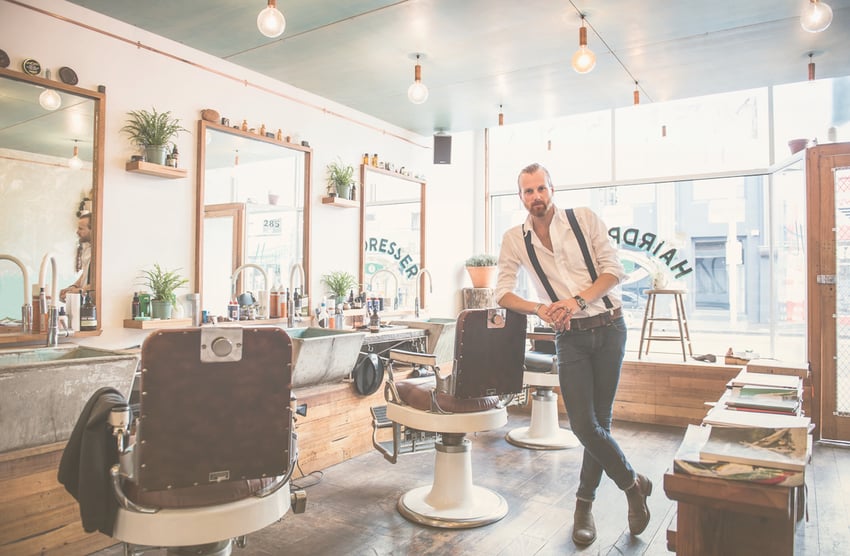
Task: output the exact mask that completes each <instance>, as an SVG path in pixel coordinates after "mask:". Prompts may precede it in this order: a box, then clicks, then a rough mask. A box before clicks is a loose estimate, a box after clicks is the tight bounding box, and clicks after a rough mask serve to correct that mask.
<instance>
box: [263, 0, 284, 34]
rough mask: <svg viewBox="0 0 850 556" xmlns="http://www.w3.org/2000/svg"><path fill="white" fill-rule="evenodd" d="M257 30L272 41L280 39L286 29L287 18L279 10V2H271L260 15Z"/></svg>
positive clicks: (271, 0)
mask: <svg viewBox="0 0 850 556" xmlns="http://www.w3.org/2000/svg"><path fill="white" fill-rule="evenodd" d="M257 29H259V30H260V33H262V34H264V35H265V36H267V37H268V38H270V39H273V38H275V37H279V36H281V35H282V34H283V30H284V29H286V18H285V17H283V14H282V13H280V10H278V9H277V0H269V3H268V6H266V7H265V8H264V9H263V10H262V11H261V12H260V14H259V15H258V16H257Z"/></svg>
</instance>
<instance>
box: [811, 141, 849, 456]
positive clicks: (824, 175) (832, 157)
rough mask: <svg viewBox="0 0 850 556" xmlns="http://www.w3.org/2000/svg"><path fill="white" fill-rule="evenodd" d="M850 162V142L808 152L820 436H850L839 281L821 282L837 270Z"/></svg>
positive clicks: (815, 405)
mask: <svg viewBox="0 0 850 556" xmlns="http://www.w3.org/2000/svg"><path fill="white" fill-rule="evenodd" d="M844 167H850V143H833V144H828V145H820V146H817V147H812V148H810V149H808V150H807V152H806V213H807V215H806V218H807V221H808V226H807V227H808V232H807V237H808V239H807V259H808V276H807V280H806V282H807V286H806V290H807V291H806V294H807V299H808V304H807V305H808V327H807V328H808V332H807V336H808V352H809V362H810V364H811V370H812V384H813V385H814V388H815V392H814V395H813V396H812V420H813V421H814V422H815V424H816V425H817V427H816V428H815V432H814V435H815V438H818V439H820V438H823V439H829V440H848V441H850V419H848V420H847V423H846V424H840V423H838V422H837V420H836V419H835V418H834V417H833V416H832V414H833V412H834V410H835V407H834V405H835V403H834V401H829V400H830V397H829V396H832V400H834V397H835V389H836V379H837V365H836V360H835V355H836V350H837V345H836V337H835V334H836V319H835V318H834V317H833V315H835V307H836V285H835V284H828V283H827V284H819V283H818V279H817V278H818V276H824V275H825V276H836V275H837V269H836V264H835V247H836V242H835V174H834V170H835V168H844Z"/></svg>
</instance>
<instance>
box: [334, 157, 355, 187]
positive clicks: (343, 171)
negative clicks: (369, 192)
mask: <svg viewBox="0 0 850 556" xmlns="http://www.w3.org/2000/svg"><path fill="white" fill-rule="evenodd" d="M352 181H354V166H352V165H351V164H345V163H344V162H343V161H342V160H341V159H340V160H339V161H338V162H331V163H330V164H328V185H331V186H333V187H334V188H335V189H336V191H337V192H338V193H339V192H340V191H341V190H342V189H343V188H345V187H347V186H348V185H349V184H350V183H351V182H352Z"/></svg>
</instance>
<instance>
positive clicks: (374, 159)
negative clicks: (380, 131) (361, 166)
mask: <svg viewBox="0 0 850 556" xmlns="http://www.w3.org/2000/svg"><path fill="white" fill-rule="evenodd" d="M372 166H374V167H375V168H377V167H378V154H377V153H375V154H373V155H372Z"/></svg>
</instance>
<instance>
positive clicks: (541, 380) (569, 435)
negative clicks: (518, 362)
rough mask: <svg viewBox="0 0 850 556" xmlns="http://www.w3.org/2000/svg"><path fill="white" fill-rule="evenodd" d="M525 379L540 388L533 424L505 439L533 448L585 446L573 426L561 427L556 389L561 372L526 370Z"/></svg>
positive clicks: (533, 400) (534, 403)
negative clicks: (577, 436) (554, 388)
mask: <svg viewBox="0 0 850 556" xmlns="http://www.w3.org/2000/svg"><path fill="white" fill-rule="evenodd" d="M523 377H524V378H523V380H524V381H525V383H526V384H528V385H530V386H536V387H537V390H536V391H535V392H534V394H533V395H532V397H531V423H530V424H529V426H527V427H520V428H516V429H513V430H511V431H509V432H508V434H506V435H505V440H507V441H508V442H510V443H511V444H513V445H514V446H519V447H520V448H530V449H532V450H564V449H567V448H576V447H578V446H580V445H581V443H580V442H579V440H578V438H576V436H575V435H574V434H573V432H572V431H571V430H569V429H562V428H560V427H559V426H558V395H557V394H556V393H555V392H553V391H552V388H553V387H554V386H557V385H558V375H556V374H553V373H536V372H532V371H526V372H525V373H524V375H523Z"/></svg>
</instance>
